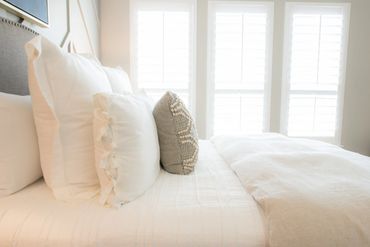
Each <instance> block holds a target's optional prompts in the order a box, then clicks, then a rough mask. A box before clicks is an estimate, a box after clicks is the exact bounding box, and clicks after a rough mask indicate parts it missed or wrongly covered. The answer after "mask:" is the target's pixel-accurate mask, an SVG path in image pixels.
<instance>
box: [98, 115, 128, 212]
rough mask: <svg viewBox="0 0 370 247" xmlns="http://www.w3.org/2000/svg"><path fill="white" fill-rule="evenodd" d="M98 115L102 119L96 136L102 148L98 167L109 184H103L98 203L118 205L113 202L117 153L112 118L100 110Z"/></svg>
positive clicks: (117, 165) (115, 185)
mask: <svg viewBox="0 0 370 247" xmlns="http://www.w3.org/2000/svg"><path fill="white" fill-rule="evenodd" d="M99 115H100V117H101V121H102V126H104V127H102V128H101V130H100V132H99V135H98V136H97V141H98V142H100V143H101V146H102V148H103V150H102V154H101V159H100V163H99V168H100V169H102V170H103V171H104V173H105V175H106V177H107V179H108V182H109V184H108V185H107V186H105V188H104V189H102V191H101V196H100V203H101V204H103V205H105V206H120V205H122V204H121V203H118V205H116V204H114V205H112V204H113V201H114V197H115V194H116V193H115V188H116V187H117V179H118V178H117V174H118V167H119V164H118V163H117V155H116V153H115V150H116V144H115V143H114V141H113V128H112V124H113V122H114V120H113V118H112V117H111V116H110V115H109V113H108V112H100V114H99Z"/></svg>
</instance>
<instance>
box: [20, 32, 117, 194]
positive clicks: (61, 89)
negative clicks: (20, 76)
mask: <svg viewBox="0 0 370 247" xmlns="http://www.w3.org/2000/svg"><path fill="white" fill-rule="evenodd" d="M26 51H27V55H28V60H29V61H28V63H29V88H30V92H31V96H32V101H33V113H34V118H35V124H36V129H37V135H38V140H39V148H40V158H41V166H42V171H43V175H44V178H45V182H46V183H47V185H48V186H49V187H50V188H51V189H52V190H53V192H54V195H55V197H56V198H58V199H63V200H69V199H75V198H81V199H85V198H91V197H92V196H94V195H96V194H97V193H98V192H99V181H98V177H97V175H96V171H95V169H94V142H93V137H92V116H93V102H92V97H93V95H94V94H96V93H99V92H112V88H111V85H110V83H109V81H108V78H107V76H106V74H105V72H104V70H103V69H102V67H101V66H100V64H98V63H97V62H96V61H94V60H91V59H87V58H85V57H83V56H79V55H76V54H70V53H67V52H65V51H63V50H62V49H60V48H59V47H58V46H57V45H55V44H53V43H52V42H50V41H48V40H47V39H45V38H42V37H41V36H38V37H36V38H34V39H33V40H31V41H30V42H28V43H27V44H26Z"/></svg>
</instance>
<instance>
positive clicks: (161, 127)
mask: <svg viewBox="0 0 370 247" xmlns="http://www.w3.org/2000/svg"><path fill="white" fill-rule="evenodd" d="M153 115H154V119H155V122H156V124H157V131H158V138H159V146H160V151H161V163H162V166H163V168H164V169H165V170H166V171H168V172H170V173H175V174H189V173H190V172H192V171H193V170H194V166H195V164H196V163H197V161H198V149H199V147H198V136H197V131H196V129H195V125H194V121H193V119H192V117H191V115H190V113H189V112H188V110H187V109H186V107H185V105H184V103H183V102H182V101H181V99H180V98H179V97H178V96H177V95H176V94H174V93H172V92H167V93H166V94H165V95H163V97H162V98H161V99H160V100H159V101H158V103H157V104H156V106H155V107H154V110H153Z"/></svg>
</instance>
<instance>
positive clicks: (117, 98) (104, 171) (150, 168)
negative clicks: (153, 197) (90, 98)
mask: <svg viewBox="0 0 370 247" xmlns="http://www.w3.org/2000/svg"><path fill="white" fill-rule="evenodd" d="M94 109H95V110H94V140H95V160H96V169H97V173H98V176H99V180H100V185H101V195H100V202H101V203H102V204H105V205H107V206H114V207H117V206H120V205H122V204H124V203H127V202H130V201H132V200H134V199H135V198H137V197H138V196H140V195H141V194H143V193H144V192H145V191H146V190H147V189H148V188H149V187H150V186H151V185H152V184H153V183H154V182H155V180H156V179H157V176H158V174H159V171H160V164H159V145H158V136H157V129H156V125H155V121H154V118H153V115H152V111H151V109H150V107H149V105H148V103H147V101H146V99H144V98H143V96H136V95H119V94H107V93H100V94H96V95H95V96H94Z"/></svg>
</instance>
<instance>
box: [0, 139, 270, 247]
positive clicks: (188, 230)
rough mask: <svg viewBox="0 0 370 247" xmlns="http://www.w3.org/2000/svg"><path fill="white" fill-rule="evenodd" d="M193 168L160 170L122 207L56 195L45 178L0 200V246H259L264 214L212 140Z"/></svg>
mask: <svg viewBox="0 0 370 247" xmlns="http://www.w3.org/2000/svg"><path fill="white" fill-rule="evenodd" d="M199 158H200V160H199V163H198V165H197V166H196V168H195V172H194V173H192V174H190V175H187V176H180V175H171V174H169V173H166V172H164V171H162V172H161V174H160V177H159V178H158V180H157V181H156V183H155V185H154V186H153V187H152V188H151V189H150V190H149V191H147V193H146V194H145V195H144V196H142V197H140V198H139V199H137V200H135V201H133V202H131V203H128V204H126V205H124V206H123V207H122V208H120V209H118V210H117V209H112V208H104V207H102V206H101V205H99V204H98V202H97V200H91V201H84V202H75V203H64V202H61V201H56V200H55V199H54V198H53V197H52V193H51V192H50V191H49V189H48V188H47V187H46V185H45V183H44V182H43V181H38V182H37V183H35V184H33V185H31V186H29V187H28V188H26V189H24V190H22V191H20V192H18V193H16V194H14V195H12V196H10V197H5V198H1V199H0V246H1V247H4V246H27V247H33V246H37V247H40V246H53V247H57V246H78V247H80V246H102V247H106V246H107V247H108V246H109V247H110V246H120V247H121V246H212V247H213V246H264V245H265V232H264V229H265V228H264V224H263V217H262V216H261V214H260V212H259V208H258V205H257V204H256V202H255V201H254V200H253V198H252V197H251V196H250V195H249V194H248V193H246V192H245V190H244V188H243V186H242V185H241V184H240V182H239V180H238V178H237V177H236V175H235V174H234V173H233V171H232V170H231V169H230V168H229V166H227V165H226V164H225V162H224V161H223V160H222V158H221V157H220V156H219V155H218V154H217V152H216V151H215V149H214V148H213V145H212V144H211V143H210V142H201V143H200V157H199Z"/></svg>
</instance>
